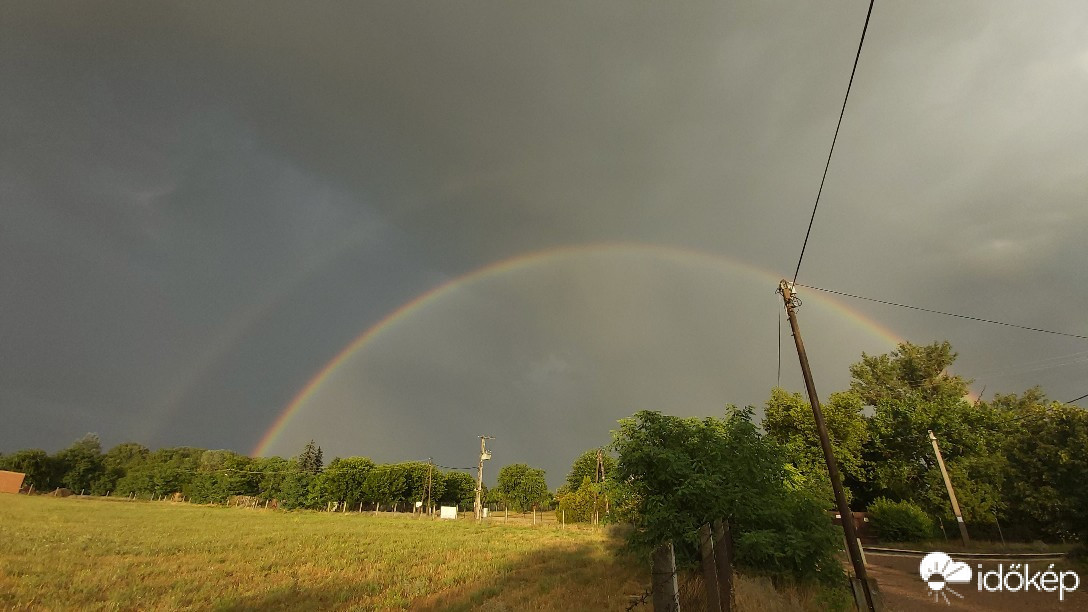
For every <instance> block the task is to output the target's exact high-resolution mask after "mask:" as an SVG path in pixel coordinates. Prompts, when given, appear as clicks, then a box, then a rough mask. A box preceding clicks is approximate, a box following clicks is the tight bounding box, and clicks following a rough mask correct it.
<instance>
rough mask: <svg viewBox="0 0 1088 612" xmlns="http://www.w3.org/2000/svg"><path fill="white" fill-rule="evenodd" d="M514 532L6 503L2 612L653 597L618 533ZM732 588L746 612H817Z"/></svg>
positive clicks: (351, 516)
mask: <svg viewBox="0 0 1088 612" xmlns="http://www.w3.org/2000/svg"><path fill="white" fill-rule="evenodd" d="M513 523H514V521H513V520H511V521H510V524H504V523H503V522H502V521H501V520H493V522H491V523H490V524H485V525H477V524H476V523H474V522H473V521H471V520H458V521H436V520H429V519H416V518H412V517H411V516H395V515H381V516H375V515H373V514H372V513H364V514H356V513H350V512H349V513H346V514H339V513H334V514H330V513H324V512H277V511H272V510H256V509H242V508H224V507H221V506H197V505H192V504H182V503H171V502H148V501H125V500H108V499H102V498H79V497H70V498H67V499H64V498H54V497H48V496H33V497H28V496H25V495H0V609H4V610H7V609H30V610H69V609H80V610H85V609H86V610H132V609H141V610H144V609H152V610H165V609H170V610H176V609H201V610H205V609H212V610H262V611H263V610H327V609H345V610H358V609H365V610H381V609H405V608H411V609H414V610H427V609H436V610H495V611H501V610H625V609H626V608H627V606H628V605H629V603H630V601H631V600H630V598H629V596H631V595H639V594H641V593H642V592H643V591H644V589H645V588H646V586H647V585H648V584H649V581H650V576H649V569H648V567H646V566H645V565H644V564H642V563H640V562H639V561H638V560H637V559H634V558H632V557H630V556H626V555H624V554H622V553H620V552H619V550H620V545H621V543H620V541H619V540H618V539H617V538H616V537H614V536H610V535H609V533H614V532H610V531H605V530H599V529H592V528H586V527H574V526H568V528H567V529H561V528H560V527H559V526H557V525H555V524H554V523H553V524H550V525H544V526H537V527H532V526H525V525H515V524H513ZM681 583H682V584H685V585H688V587H689V588H688V590H690V591H692V592H689V593H684V600H685V602H686V603H689V602H690V603H693V604H694V607H693V606H692V605H687V606H686V607H685V609H698V607H699V605H701V601H700V598H701V594H700V589H701V586H698V585H701V581H700V580H699V578H698V577H697V576H691V575H687V574H685V576H683V577H682V578H681ZM736 584H737V601H738V606H737V607H738V608H739V610H741V611H742V612H745V611H757V610H758V611H768V612H771V611H784V610H822V609H825V608H826V607H827V606H826V605H825V603H824V602H823V601H822V600H821V599H820V597H821V595H820V592H819V590H818V589H812V588H788V589H782V590H779V591H775V590H774V588H773V587H772V586H771V585H770V583H769V582H768V581H767V580H766V579H760V578H749V577H746V576H738V577H737V580H736ZM696 602H697V603H696ZM703 607H705V606H703ZM649 609H650V606H649V604H648V603H647V604H646V605H645V606H640V607H639V608H638V610H649Z"/></svg>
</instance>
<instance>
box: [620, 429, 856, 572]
mask: <svg viewBox="0 0 1088 612" xmlns="http://www.w3.org/2000/svg"><path fill="white" fill-rule="evenodd" d="M751 419H752V409H751V408H745V409H742V410H739V409H736V408H730V412H729V414H728V416H727V418H725V419H716V418H710V417H708V418H705V419H696V418H686V419H685V418H680V417H673V416H666V415H663V414H661V413H660V412H652V411H642V412H638V413H636V414H635V415H634V416H632V417H630V418H627V419H622V420H621V421H620V429H619V430H618V431H615V432H613V440H614V441H613V448H615V449H616V451H617V452H618V454H619V461H618V467H617V472H618V474H617V475H618V476H619V478H618V481H619V482H622V483H624V485H625V486H626V487H628V489H629V494H628V496H627V498H626V499H627V500H628V501H627V504H626V507H625V508H624V511H625V512H626V513H628V518H629V520H630V521H631V522H632V523H633V525H634V530H632V532H631V534H630V535H629V536H628V542H629V544H630V545H631V546H632V547H634V548H635V549H636V550H641V551H644V552H646V551H649V550H652V549H653V548H655V547H656V546H657V545H659V544H660V543H661V542H664V541H672V542H673V543H674V546H676V547H677V549H678V552H679V555H678V556H679V557H680V560H681V561H682V562H683V561H686V562H689V563H691V562H694V560H695V559H696V558H697V557H696V554H695V551H696V535H695V534H696V533H697V530H698V528H699V526H700V525H703V524H705V523H707V522H710V521H712V520H715V519H719V518H726V519H728V520H729V521H730V523H731V525H732V528H733V531H734V533H735V536H736V544H737V562H738V564H740V565H742V566H744V567H747V568H749V569H750V570H751V571H756V572H760V573H766V574H770V575H772V576H780V577H790V578H793V579H799V580H821V581H835V582H837V581H841V579H842V576H843V571H842V566H841V564H840V563H839V561H838V560H837V559H836V557H835V553H836V551H837V549H838V548H839V544H840V540H841V535H838V534H837V533H836V531H835V529H834V527H833V526H832V524H831V519H830V517H829V515H828V513H827V512H825V511H824V510H823V509H822V507H821V504H820V503H818V502H817V501H816V500H814V499H813V498H812V497H811V495H809V494H807V493H805V492H804V491H800V490H795V489H791V488H790V487H788V486H787V484H786V481H787V476H788V472H787V470H786V468H785V461H784V459H783V457H782V454H781V451H780V449H779V448H778V446H777V445H776V444H775V443H774V441H773V440H771V439H769V438H767V437H764V436H761V435H760V433H759V431H758V429H757V428H756V427H755V425H754V424H753V423H752V420H751Z"/></svg>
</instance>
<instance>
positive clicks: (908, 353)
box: [850, 341, 970, 406]
mask: <svg viewBox="0 0 1088 612" xmlns="http://www.w3.org/2000/svg"><path fill="white" fill-rule="evenodd" d="M956 356H957V354H956V353H955V352H954V351H953V350H952V345H951V344H950V343H949V342H948V341H944V342H934V343H933V344H929V345H926V346H920V345H917V344H911V343H910V342H901V343H899V346H898V348H896V350H894V351H892V352H890V353H887V354H884V355H867V354H865V353H862V354H861V361H859V362H857V363H855V364H853V365H851V366H850V375H851V376H852V377H853V380H852V381H851V382H850V390H851V391H853V392H854V393H855V394H857V396H858V397H860V398H861V401H862V402H863V403H864V404H866V405H870V406H875V405H877V404H879V403H880V402H882V401H905V400H908V399H920V400H923V401H931V402H934V401H935V402H945V401H952V400H958V399H961V398H963V397H964V396H966V395H967V386H968V384H970V381H968V380H964V379H963V378H960V377H959V376H956V375H952V374H949V373H948V368H949V367H951V366H952V364H953V363H954V362H955V361H956Z"/></svg>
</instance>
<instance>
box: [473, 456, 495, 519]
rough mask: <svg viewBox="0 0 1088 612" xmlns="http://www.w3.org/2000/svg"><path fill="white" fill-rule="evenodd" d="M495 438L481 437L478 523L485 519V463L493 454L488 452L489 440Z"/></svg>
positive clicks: (478, 470) (477, 506)
mask: <svg viewBox="0 0 1088 612" xmlns="http://www.w3.org/2000/svg"><path fill="white" fill-rule="evenodd" d="M494 439H495V438H494V436H480V466H479V467H478V468H476V474H477V475H478V480H477V481H476V505H475V515H476V520H477V521H482V520H483V519H484V507H483V500H482V496H483V492H484V461H487V460H488V459H490V458H491V452H490V451H488V450H487V446H486V443H487V441H488V440H494Z"/></svg>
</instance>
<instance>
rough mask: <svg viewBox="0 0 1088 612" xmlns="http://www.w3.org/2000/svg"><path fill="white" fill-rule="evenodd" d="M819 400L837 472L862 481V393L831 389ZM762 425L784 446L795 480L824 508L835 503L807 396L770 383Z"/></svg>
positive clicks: (847, 477) (864, 429)
mask: <svg viewBox="0 0 1088 612" xmlns="http://www.w3.org/2000/svg"><path fill="white" fill-rule="evenodd" d="M821 403H822V404H823V405H822V406H821V411H822V413H823V415H824V422H825V424H826V425H827V431H828V437H829V438H830V439H831V447H832V449H833V451H834V453H835V459H836V460H837V461H838V465H839V471H840V472H841V474H842V476H843V478H844V480H845V479H851V480H854V481H864V480H865V472H864V468H863V462H862V448H863V445H864V444H865V442H866V441H867V439H868V437H869V436H868V431H867V428H866V423H865V417H864V416H863V415H862V412H861V408H862V406H861V398H859V397H858V396H857V395H856V394H854V393H850V392H846V393H832V394H831V397H830V398H829V400H828V401H827V402H821ZM763 429H764V430H765V431H766V432H767V435H768V436H769V437H770V438H771V439H772V440H774V441H775V442H777V443H778V444H779V445H780V446H781V447H782V451H783V453H784V455H785V458H786V460H787V461H789V463H790V464H791V465H792V466H793V467H794V468H796V475H795V478H794V482H795V483H796V484H797V485H798V486H800V487H803V488H805V489H807V490H808V491H810V492H812V493H813V494H814V495H816V496H817V497H818V498H820V499H822V500H824V504H825V506H826V507H828V508H833V507H834V506H835V495H834V492H833V491H832V489H831V477H830V476H829V475H828V472H827V462H826V460H825V459H824V453H823V448H822V447H821V446H820V438H819V436H818V434H817V433H816V422H815V420H814V418H813V416H812V408H811V407H810V406H809V403H808V401H806V400H804V399H802V397H801V395H800V394H799V393H789V392H787V391H785V390H783V389H780V388H777V387H776V388H774V389H773V390H772V391H771V398H770V399H769V400H767V406H766V410H765V411H764V418H763ZM845 489H846V495H847V499H850V496H851V492H850V489H849V488H848V487H845Z"/></svg>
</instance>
